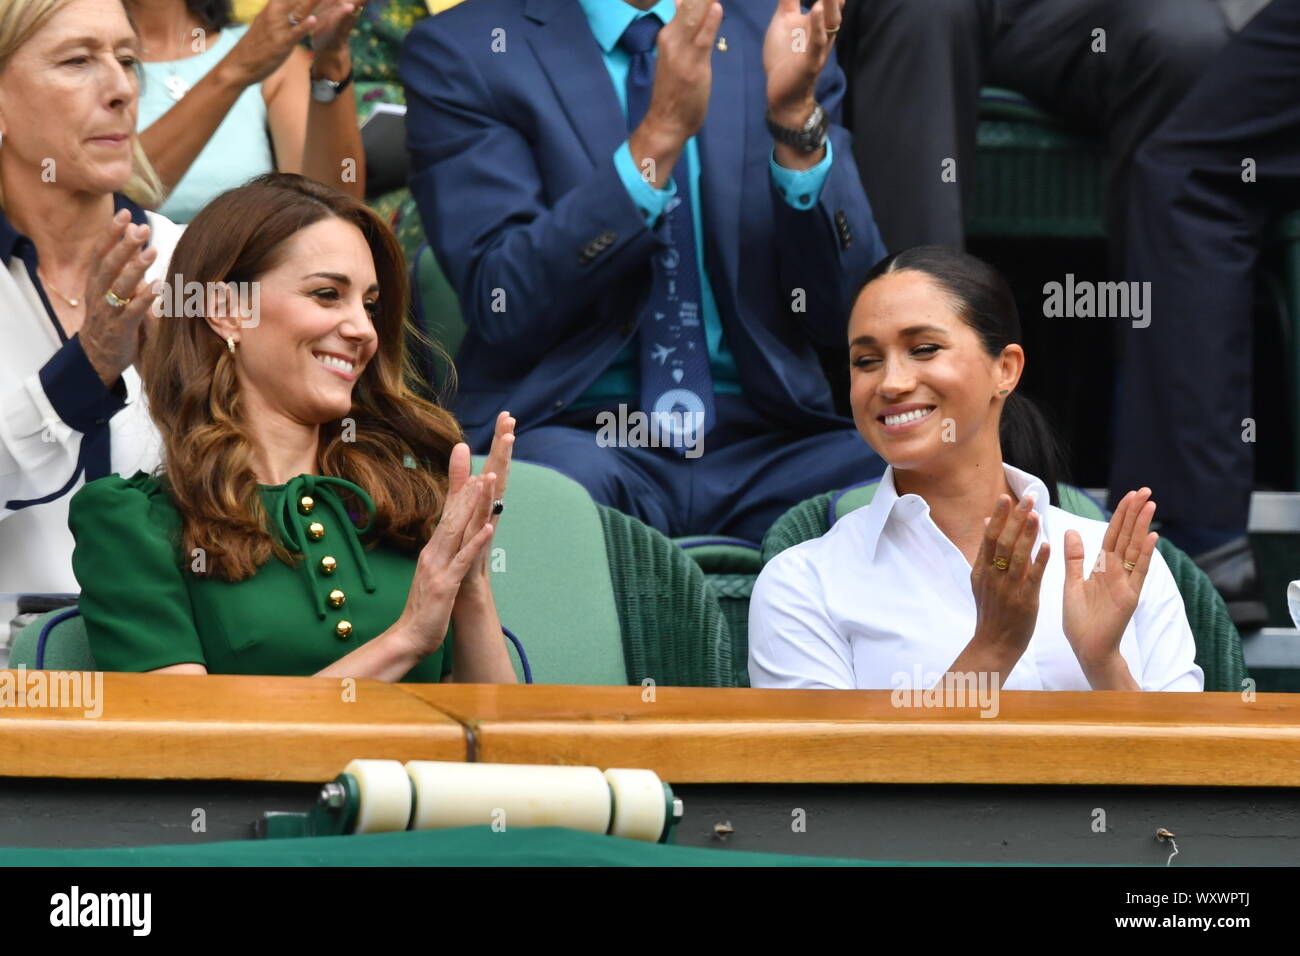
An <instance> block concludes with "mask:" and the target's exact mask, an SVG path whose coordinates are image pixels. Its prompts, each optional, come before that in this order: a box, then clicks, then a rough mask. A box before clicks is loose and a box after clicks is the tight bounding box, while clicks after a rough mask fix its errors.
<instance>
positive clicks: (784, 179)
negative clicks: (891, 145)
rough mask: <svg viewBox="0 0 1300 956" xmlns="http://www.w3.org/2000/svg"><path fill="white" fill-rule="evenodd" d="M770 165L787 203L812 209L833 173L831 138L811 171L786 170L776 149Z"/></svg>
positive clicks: (774, 180) (775, 181)
mask: <svg viewBox="0 0 1300 956" xmlns="http://www.w3.org/2000/svg"><path fill="white" fill-rule="evenodd" d="M629 158H631V154H630V153H629ZM769 165H770V166H771V168H772V182H773V184H774V185H775V186H776V188H777V189H779V190H780V191H781V195H782V196H783V197H784V198H785V201H786V202H787V203H789V204H790V205H791V206H793V207H794V208H795V209H811V208H812V207H813V206H815V205H817V200H818V199H820V198H821V194H822V186H824V185H826V177H827V175H829V173H830V171H831V140H830V137H829V136H828V137H826V155H825V156H823V157H822V160H821V162H820V163H818V164H817V165H816V166H813V167H811V168H810V169H786V168H785V167H784V166H782V165H781V164H780V163H778V162H777V161H776V150H775V149H773V150H772V158H771V160H770V161H769Z"/></svg>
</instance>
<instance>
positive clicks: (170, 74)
mask: <svg viewBox="0 0 1300 956" xmlns="http://www.w3.org/2000/svg"><path fill="white" fill-rule="evenodd" d="M179 35H180V36H181V37H182V38H183V37H184V36H185V35H186V34H185V33H184V31H182V32H181V33H180V34H179ZM184 46H185V41H184V39H182V41H181V48H182V50H183V49H184ZM204 47H205V49H204V50H201V51H200V52H206V37H205V43H204ZM140 49H141V52H143V53H146V54H148V53H151V51H150V49H149V48H148V47H147V46H144V45H141V47H140ZM159 52H162V51H159ZM169 52H170V51H169ZM154 62H162V63H165V64H166V66H167V77H166V79H164V80H163V86H165V87H166V88H167V95H168V96H170V97H171V98H172V99H173V100H174V101H176V102H178V103H179V102H180V101H181V100H182V99H184V97H185V94H186V93H188V92H189V91H190V86H191V84H190V82H189V81H188V80H186V79H185V78H184V77H183V76H180V75H178V74H177V72H176V64H177V63H178V62H180V59H179V58H178V57H176V56H175V55H170V56H169V57H168V59H166V60H163V61H157V60H155V61H154Z"/></svg>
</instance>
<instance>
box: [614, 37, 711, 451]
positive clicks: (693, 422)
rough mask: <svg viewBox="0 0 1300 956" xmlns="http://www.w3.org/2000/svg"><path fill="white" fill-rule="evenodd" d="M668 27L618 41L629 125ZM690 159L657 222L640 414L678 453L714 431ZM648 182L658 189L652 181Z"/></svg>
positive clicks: (635, 119) (634, 122) (639, 115)
mask: <svg viewBox="0 0 1300 956" xmlns="http://www.w3.org/2000/svg"><path fill="white" fill-rule="evenodd" d="M662 27H663V24H662V23H661V22H660V21H659V18H658V17H657V16H655V15H654V14H650V15H649V16H644V17H639V18H638V19H636V20H633V21H632V23H631V24H630V25H629V26H628V28H627V29H626V30H625V31H624V32H623V35H622V37H620V38H619V41H618V42H619V46H621V47H622V48H623V49H624V50H626V51H627V52H628V53H630V54H631V56H632V62H631V64H630V66H629V69H628V73H627V128H628V130H629V131H631V130H635V129H636V128H637V127H638V126H639V125H641V120H642V119H643V118H644V116H645V113H646V110H647V109H648V108H649V107H650V93H651V90H652V89H653V88H654V77H655V60H654V55H653V54H654V49H655V39H656V38H657V37H658V36H659V30H660V29H661V28H662ZM689 162H690V160H689V154H688V153H687V152H686V151H685V150H682V154H681V157H680V158H679V159H678V160H677V164H676V168H675V170H674V175H673V180H674V181H675V182H676V183H677V196H676V197H675V198H676V202H675V204H674V202H673V201H672V200H670V201H669V205H668V207H667V209H666V210H665V212H664V215H663V220H662V222H661V225H660V229H661V230H662V231H661V234H662V235H663V236H664V238H665V239H666V240H667V241H668V243H669V245H668V248H667V249H665V250H663V251H662V252H660V253H659V254H658V255H656V256H655V257H654V260H653V269H654V277H653V279H652V281H651V285H650V295H649V297H648V298H647V299H646V302H645V306H644V307H643V308H642V312H641V322H640V336H639V344H640V352H641V410H642V411H644V412H647V413H650V414H651V416H652V417H651V421H652V422H653V423H654V424H655V426H656V430H657V432H658V434H660V435H662V436H663V438H664V441H665V443H667V444H671V445H672V447H673V448H674V450H675V451H676V452H677V453H678V454H685V452H686V451H687V449H688V448H689V447H690V446H692V445H695V444H696V442H697V441H698V436H700V435H703V434H704V433H705V432H707V431H708V430H709V428H711V427H712V426H713V421H714V414H713V375H712V373H711V372H710V370H709V346H708V340H707V339H706V338H705V336H704V322H703V315H702V310H701V305H700V301H701V300H700V275H699V271H698V270H697V268H696V258H695V224H694V222H693V221H692V218H691V198H692V197H691V177H690V166H689ZM651 185H656V186H657V185H658V184H657V183H651Z"/></svg>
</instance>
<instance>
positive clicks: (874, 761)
mask: <svg viewBox="0 0 1300 956" xmlns="http://www.w3.org/2000/svg"><path fill="white" fill-rule="evenodd" d="M35 673H36V672H28V673H26V674H25V675H20V674H15V673H14V672H0V777H4V776H9V777H68V778H123V779H225V780H271V781H275V780H279V781H323V780H328V779H330V778H331V777H333V776H334V775H335V774H336V773H337V772H338V771H339V770H341V769H342V768H343V766H344V765H345V764H346V763H347V762H348V761H349V760H351V759H352V758H354V757H371V758H389V759H397V760H414V759H420V760H466V759H476V760H482V761H490V762H497V763H554V764H590V765H594V766H598V767H601V768H606V767H647V768H649V769H652V770H655V771H656V772H657V773H658V774H659V775H660V776H661V777H663V778H664V779H665V780H668V781H670V782H672V783H678V784H685V783H760V782H761V783H996V784H1129V785H1148V786H1149V785H1164V784H1169V785H1183V786H1242V787H1263V786H1300V695H1290V694H1260V695H1258V696H1257V698H1256V699H1254V700H1243V698H1242V697H1241V695H1238V694H1156V693H1151V694H1142V693H1120V692H1093V693H1042V692H1028V691H1018V692H1017V691H1007V692H1004V693H1002V694H1001V695H1000V697H999V698H998V699H997V715H996V716H993V717H984V716H981V711H980V710H979V709H976V708H974V707H964V708H954V707H936V708H928V707H899V706H895V702H894V700H893V696H892V694H891V692H889V691H770V690H737V689H723V690H713V689H698V688H677V687H657V688H644V689H643V688H640V687H563V686H554V685H546V686H534V687H520V686H494V685H438V684H423V685H420V684H384V683H380V682H377V681H369V680H359V681H355V682H351V681H339V680H325V679H316V678H296V677H228V676H222V677H217V676H211V677H186V676H175V675H150V674H105V675H102V685H101V688H102V691H101V693H100V695H99V697H98V704H97V705H96V707H95V708H94V709H95V710H99V711H101V712H100V713H99V714H98V716H93V717H92V716H86V712H87V710H88V709H91V708H88V707H87V706H86V705H87V703H88V702H87V701H86V700H82V701H81V702H80V704H81V706H79V707H76V708H72V707H65V708H52V707H47V706H30V700H29V701H28V704H29V705H28V706H23V707H16V706H6V705H5V704H6V698H5V696H4V695H3V693H2V691H3V688H4V686H5V684H4V682H5V681H6V680H8V681H10V686H12V682H13V681H14V680H17V679H18V678H19V677H20V676H21V677H23V678H24V679H26V680H28V681H31V680H32V679H33V675H34V674H35ZM7 674H8V675H12V676H6V675H7Z"/></svg>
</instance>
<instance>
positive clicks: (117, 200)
mask: <svg viewBox="0 0 1300 956" xmlns="http://www.w3.org/2000/svg"><path fill="white" fill-rule="evenodd" d="M123 209H129V210H130V211H131V221H132V222H133V223H135V224H136V225H137V226H147V225H148V224H149V217H148V215H147V214H146V213H145V211H144V209H142V208H141V207H140V206H139V205H138V204H137V203H135V202H133V201H132V200H130V199H128V198H127V197H126V196H123V195H122V194H121V193H114V194H113V215H117V214H118V213H119V212H121V211H122V210H123ZM30 242H31V240H30V239H28V238H27V237H26V236H24V235H23V234H22V233H21V232H19V231H18V229H17V228H16V227H15V226H14V224H13V223H12V222H10V221H9V217H8V216H7V215H6V214H5V211H4V209H0V262H4V263H5V265H8V264H9V260H10V259H12V258H13V256H14V253H15V252H16V251H19V250H20V248H21V244H22V243H30Z"/></svg>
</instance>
